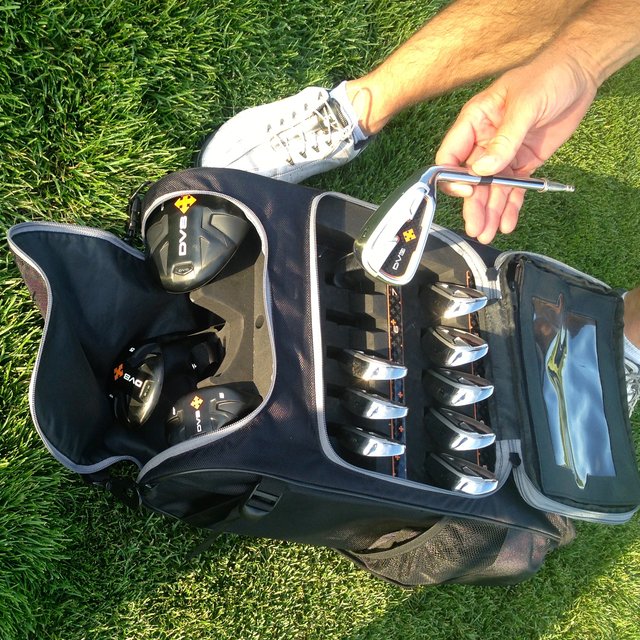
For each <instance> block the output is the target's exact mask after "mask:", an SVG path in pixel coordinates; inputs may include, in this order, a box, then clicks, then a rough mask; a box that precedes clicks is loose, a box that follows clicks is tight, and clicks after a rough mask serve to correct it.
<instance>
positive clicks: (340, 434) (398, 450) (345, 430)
mask: <svg viewBox="0 0 640 640" xmlns="http://www.w3.org/2000/svg"><path fill="white" fill-rule="evenodd" d="M332 433H333V434H334V435H335V436H336V438H337V439H338V441H339V442H340V444H341V445H342V446H343V447H345V449H348V450H349V451H353V452H354V453H357V454H358V455H361V456H365V457H367V458H387V457H393V456H401V455H402V454H404V452H405V445H404V444H402V443H401V442H397V441H396V440H392V439H390V438H385V437H384V436H382V435H380V434H378V433H372V432H371V431H366V430H365V429H362V428H360V427H354V426H351V425H344V424H341V425H336V426H335V427H333V428H332Z"/></svg>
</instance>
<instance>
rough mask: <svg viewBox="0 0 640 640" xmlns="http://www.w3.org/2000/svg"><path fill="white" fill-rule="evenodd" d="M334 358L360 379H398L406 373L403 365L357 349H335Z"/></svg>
mask: <svg viewBox="0 0 640 640" xmlns="http://www.w3.org/2000/svg"><path fill="white" fill-rule="evenodd" d="M336 359H337V360H338V361H339V362H340V364H341V366H342V368H343V369H344V370H345V371H346V372H347V373H349V374H350V375H352V376H353V377H354V378H359V379H360V380H367V381H369V380H398V379H400V378H404V377H405V376H406V375H407V368H406V367H405V366H404V365H401V364H397V363H395V362H392V361H391V360H385V359H384V358H379V357H377V356H372V355H369V354H367V353H365V352H364V351H359V350H358V349H339V350H337V351H336Z"/></svg>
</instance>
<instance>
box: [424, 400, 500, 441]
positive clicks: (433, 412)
mask: <svg viewBox="0 0 640 640" xmlns="http://www.w3.org/2000/svg"><path fill="white" fill-rule="evenodd" d="M429 417H430V418H431V419H430V420H429V424H428V428H429V433H430V435H431V437H432V438H433V440H434V442H435V443H436V444H437V446H438V447H439V448H440V449H444V450H449V451H473V450H475V449H483V448H484V447H488V446H489V445H491V444H493V443H494V442H495V440H496V434H495V433H493V431H491V429H489V427H487V425H486V424H484V422H480V421H479V420H475V419H474V418H471V417H470V416H466V415H464V414H463V413H458V412H457V411H451V410H450V409H444V408H443V409H430V410H429Z"/></svg>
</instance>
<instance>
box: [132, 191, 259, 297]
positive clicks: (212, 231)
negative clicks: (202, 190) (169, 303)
mask: <svg viewBox="0 0 640 640" xmlns="http://www.w3.org/2000/svg"><path fill="white" fill-rule="evenodd" d="M250 226H251V224H250V223H249V221H248V220H247V219H246V217H245V216H244V213H243V212H242V210H241V209H240V208H239V207H238V206H236V205H234V204H233V203H231V202H229V201H228V200H226V199H224V198H218V197H215V196H207V195H199V194H198V195H192V194H188V193H187V194H181V195H179V196H177V197H176V198H175V199H172V200H171V201H168V202H165V203H163V204H161V205H159V206H158V207H157V208H156V209H155V210H154V211H152V212H151V213H150V214H149V216H148V217H147V219H146V220H145V223H144V237H145V244H146V247H147V255H148V257H149V260H150V262H151V264H152V265H153V266H154V267H155V270H156V272H157V273H158V275H159V277H160V283H161V285H162V286H163V288H164V289H166V290H167V291H171V292H174V293H183V292H186V291H192V290H193V289H196V288H198V287H200V286H202V285H204V284H206V283H207V282H209V281H210V280H212V279H213V278H214V277H215V276H216V274H218V273H219V271H220V270H221V269H222V268H223V267H224V266H225V265H226V264H227V262H228V261H229V260H230V259H231V257H232V256H233V254H234V253H235V252H236V249H237V248H238V246H239V245H240V243H241V242H242V240H243V239H244V237H245V235H246V234H247V232H248V230H249V228H250Z"/></svg>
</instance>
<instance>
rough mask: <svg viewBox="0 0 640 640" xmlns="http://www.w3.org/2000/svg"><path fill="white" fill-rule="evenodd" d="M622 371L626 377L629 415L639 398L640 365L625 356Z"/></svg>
mask: <svg viewBox="0 0 640 640" xmlns="http://www.w3.org/2000/svg"><path fill="white" fill-rule="evenodd" d="M624 373H625V377H626V379H627V405H628V406H629V416H631V414H632V413H633V410H634V409H635V407H636V404H637V402H638V400H639V399H640V366H638V365H637V364H636V363H635V362H633V361H631V360H629V359H628V358H625V360H624Z"/></svg>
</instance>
